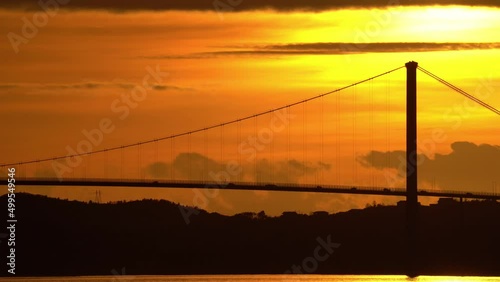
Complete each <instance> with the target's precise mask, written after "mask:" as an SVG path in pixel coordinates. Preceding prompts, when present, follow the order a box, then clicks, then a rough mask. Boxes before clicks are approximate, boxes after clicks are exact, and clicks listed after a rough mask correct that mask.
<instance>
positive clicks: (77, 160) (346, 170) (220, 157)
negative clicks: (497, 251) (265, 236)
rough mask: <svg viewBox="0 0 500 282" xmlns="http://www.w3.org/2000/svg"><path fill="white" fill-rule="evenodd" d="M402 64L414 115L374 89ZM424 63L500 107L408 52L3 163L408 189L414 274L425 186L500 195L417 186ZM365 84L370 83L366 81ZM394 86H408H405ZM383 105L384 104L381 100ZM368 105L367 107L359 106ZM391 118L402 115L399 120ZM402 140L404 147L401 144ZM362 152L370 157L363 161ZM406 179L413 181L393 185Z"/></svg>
mask: <svg viewBox="0 0 500 282" xmlns="http://www.w3.org/2000/svg"><path fill="white" fill-rule="evenodd" d="M404 68H406V81H405V82H406V113H405V114H406V115H405V119H404V120H403V121H404V122H405V123H406V124H402V121H401V119H396V120H393V119H394V118H393V117H391V112H394V111H397V110H398V109H401V108H402V107H401V105H399V107H398V105H394V103H393V101H392V100H391V99H392V97H393V95H391V93H390V92H391V87H390V86H389V87H387V88H386V91H385V92H386V95H385V101H384V99H383V98H382V99H381V97H380V96H381V95H375V93H376V91H377V90H380V85H379V84H377V82H379V81H380V80H381V79H383V77H387V76H390V75H393V74H394V73H397V72H398V71H399V70H401V69H404ZM417 71H421V72H422V73H423V74H425V75H427V76H429V77H431V78H432V79H434V80H436V81H437V82H439V83H441V84H443V85H445V86H446V87H448V88H450V89H451V90H453V91H454V92H456V93H458V94H460V95H463V96H464V97H466V98H467V99H469V100H471V101H473V102H474V103H476V104H478V105H480V106H481V107H483V108H485V109H486V110H489V111H491V112H493V114H494V115H500V112H499V111H498V110H497V109H496V108H495V107H493V106H491V105H489V104H487V103H485V102H484V101H482V100H480V99H478V98H477V97H475V96H473V95H470V94H469V93H467V92H466V91H464V90H462V89H460V88H458V87H456V86H455V85H453V84H451V83H449V82H447V81H446V80H444V79H442V78H440V77H439V76H437V75H435V74H433V73H431V72H430V71H428V70H426V69H424V68H422V67H420V66H418V64H417V63H416V62H408V63H407V64H405V65H404V66H401V67H398V68H395V69H392V70H389V71H387V72H384V73H381V74H379V75H376V76H372V77H370V78H368V79H364V80H361V81H358V82H355V83H352V84H349V85H347V86H344V87H340V88H337V89H335V90H333V91H329V92H327V93H323V94H320V95H316V96H314V97H310V98H307V99H303V100H300V101H297V102H294V103H290V104H287V105H284V106H280V107H276V108H274V109H271V110H267V111H263V112H259V113H255V114H251V115H248V116H245V117H242V118H237V119H234V120H230V121H226V122H223V123H220V124H216V125H213V126H207V127H202V128H198V129H195V130H189V131H186V132H183V133H178V134H172V135H169V136H165V137H161V138H156V139H151V140H144V141H141V142H136V143H131V144H122V145H119V146H115V147H110V148H104V149H100V148H94V147H98V145H99V143H100V141H102V138H103V133H102V132H100V131H93V132H88V133H87V134H86V137H87V140H82V141H81V142H80V143H78V144H77V147H76V149H71V150H68V152H69V153H68V154H66V155H61V156H55V157H47V158H38V159H33V160H26V161H18V162H10V163H4V164H1V165H0V169H2V170H7V169H10V170H12V168H15V169H16V185H17V186H18V187H19V186H34V187H36V186H90V187H105V186H108V187H136V188H143V187H152V188H168V189H173V188H177V189H193V188H206V189H214V188H217V189H221V190H224V189H225V190H243V191H245V190H247V191H278V192H279V191H283V192H284V191H287V192H309V193H344V194H360V195H385V196H397V197H406V210H407V232H408V233H407V241H408V252H407V255H408V257H407V260H408V265H409V267H410V268H409V271H408V274H409V275H411V276H414V275H416V274H418V270H417V269H416V267H415V266H416V260H417V257H418V256H417V254H418V251H417V250H418V235H417V234H418V232H417V229H418V197H419V196H421V197H452V198H460V199H461V200H462V199H463V198H469V199H485V200H495V201H496V200H500V194H498V193H486V192H477V191H474V190H464V189H461V190H460V191H455V190H450V189H446V190H445V189H441V190H437V189H427V188H425V189H423V188H421V187H418V184H417V173H418V167H419V161H418V154H417V152H418V148H417V144H418V143H417ZM386 83H388V81H386ZM362 85H368V89H364V90H366V91H359V90H361V89H359V88H361V87H362ZM376 89H377V90H376ZM358 92H361V94H363V95H364V96H359V95H358ZM366 92H367V93H366ZM396 93H402V91H401V89H398V90H397V91H396ZM366 96H368V98H367V97H366ZM328 99H330V100H328ZM327 100H328V101H327ZM313 104H314V105H315V107H313ZM384 105H385V107H384ZM346 107H350V108H349V110H346ZM377 107H378V108H383V110H379V111H376V110H374V108H377ZM360 109H364V111H363V112H362V113H360V114H358V111H359V110H360ZM381 112H382V114H381ZM329 113H331V114H329ZM393 123H399V124H398V125H397V126H395V127H394V125H393ZM325 125H327V126H325ZM398 129H399V130H401V131H404V132H405V133H406V135H405V136H399V137H400V139H403V140H404V142H401V144H396V145H395V144H393V143H394V142H393V139H394V135H396V133H394V132H399V130H398ZM102 130H105V129H102ZM346 131H347V132H346ZM380 132H382V133H385V136H383V135H384V134H380ZM403 144H404V146H405V148H404V149H405V150H401V149H403V148H401V147H402V145H403ZM377 149H378V150H382V149H384V150H385V151H386V152H387V153H386V154H385V155H384V154H382V155H383V156H384V157H383V160H379V162H380V161H382V162H383V163H384V165H385V167H386V168H394V167H395V166H394V163H393V164H391V162H394V160H393V159H392V158H391V156H390V154H389V153H390V152H391V151H395V149H400V150H401V152H403V151H404V154H405V156H404V157H403V159H404V163H403V166H400V167H402V168H403V170H402V171H399V172H396V174H392V175H390V176H389V177H388V174H387V171H385V174H382V175H380V174H379V175H375V172H374V169H373V168H372V169H367V168H366V162H367V160H369V161H372V162H376V160H374V159H371V160H370V159H369V157H367V153H368V152H372V153H373V152H375V151H376V150H377ZM325 151H326V153H325ZM360 152H361V153H364V154H365V155H362V154H361V153H360ZM363 161H364V162H365V166H363V165H360V163H361V164H363ZM400 170H401V169H400ZM47 171H48V172H49V173H47ZM41 172H45V173H41ZM398 179H399V181H401V180H403V182H404V184H405V186H406V187H395V184H396V183H397V182H398V181H397V180H398ZM404 180H405V181H404ZM471 188H473V187H471Z"/></svg>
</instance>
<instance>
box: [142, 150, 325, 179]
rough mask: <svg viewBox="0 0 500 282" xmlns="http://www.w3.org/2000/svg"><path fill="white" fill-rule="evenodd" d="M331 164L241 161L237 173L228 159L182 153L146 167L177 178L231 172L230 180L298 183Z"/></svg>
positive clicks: (155, 173) (211, 176) (157, 175)
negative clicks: (225, 160) (171, 158)
mask: <svg viewBox="0 0 500 282" xmlns="http://www.w3.org/2000/svg"><path fill="white" fill-rule="evenodd" d="M330 167H331V166H330V164H326V163H322V162H318V163H309V162H308V163H304V162H301V161H297V160H294V159H292V160H287V161H278V162H270V161H269V160H267V159H260V160H258V161H257V163H256V164H246V165H241V166H240V167H239V168H236V169H234V170H235V171H238V173H231V172H230V171H228V168H227V164H226V163H220V162H218V161H215V160H213V159H211V158H208V157H206V156H204V155H202V154H199V153H180V154H178V155H177V156H176V157H175V159H174V160H173V162H171V163H166V162H156V163H152V164H150V165H148V166H147V167H146V168H145V170H146V173H148V174H149V175H150V176H152V177H154V178H167V179H169V178H170V177H171V176H172V174H174V175H176V178H177V179H185V180H197V181H201V180H205V181H217V180H219V176H220V173H221V172H228V174H229V175H230V179H229V180H228V181H234V182H237V181H256V180H257V181H260V182H269V183H298V181H299V179H300V178H301V177H304V176H306V175H314V174H316V173H318V172H320V171H322V170H328V169H330ZM214 178H215V179H214Z"/></svg>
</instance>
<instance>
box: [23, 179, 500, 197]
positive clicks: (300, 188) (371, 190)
mask: <svg viewBox="0 0 500 282" xmlns="http://www.w3.org/2000/svg"><path fill="white" fill-rule="evenodd" d="M16 186H91V187H137V188H139V187H140V188H180V189H193V188H200V189H221V190H247V191H279V192H309V193H338V194H361V195H383V196H398V197H405V196H406V189H405V188H389V187H363V186H356V187H353V186H347V185H305V184H281V183H273V184H270V183H269V184H266V183H252V182H229V183H226V184H221V183H216V182H203V181H180V180H176V181H164V180H153V179H99V178H92V179H63V180H59V179H57V178H43V179H38V178H18V179H16ZM418 196H425V197H442V198H464V199H483V200H500V194H493V193H482V192H467V191H438V190H422V189H419V190H418Z"/></svg>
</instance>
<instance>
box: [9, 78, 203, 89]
mask: <svg viewBox="0 0 500 282" xmlns="http://www.w3.org/2000/svg"><path fill="white" fill-rule="evenodd" d="M135 86H137V84H131V83H123V82H118V80H117V81H116V82H109V83H107V82H83V83H68V84H41V83H18V84H0V89H39V90H66V89H83V90H93V89H100V88H120V89H125V90H131V89H133V88H134V87H135ZM151 88H152V89H153V90H157V91H166V90H177V91H193V90H194V89H193V88H185V87H179V86H175V85H166V84H154V85H152V86H151Z"/></svg>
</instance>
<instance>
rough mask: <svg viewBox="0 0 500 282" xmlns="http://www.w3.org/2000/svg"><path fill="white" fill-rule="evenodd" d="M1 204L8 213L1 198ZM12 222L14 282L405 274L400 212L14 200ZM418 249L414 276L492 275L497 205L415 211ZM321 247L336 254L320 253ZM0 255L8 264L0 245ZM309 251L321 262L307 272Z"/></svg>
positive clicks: (499, 218) (499, 228) (498, 247)
mask: <svg viewBox="0 0 500 282" xmlns="http://www.w3.org/2000/svg"><path fill="white" fill-rule="evenodd" d="M1 202H2V203H3V205H4V207H7V198H6V196H5V195H3V196H2V197H1ZM16 216H17V219H18V223H17V228H16V274H17V275H18V276H42V275H43V276H49V275H50V276H59V275H111V274H112V270H114V269H122V268H125V269H126V273H127V274H130V275H139V274H157V275H160V274H243V273H244V274H257V273H259V274H271V273H276V274H282V273H285V272H287V271H290V272H292V273H293V272H294V269H295V271H296V270H297V268H293V266H294V265H296V266H300V267H301V270H300V271H301V272H302V273H312V272H314V273H316V274H404V273H405V259H404V258H405V241H404V238H405V234H406V233H405V207H404V204H401V205H398V206H380V205H373V206H369V207H367V208H365V209H362V210H350V211H348V212H342V213H337V214H328V213H326V212H315V213H312V214H310V215H303V214H297V213H295V212H286V213H283V214H282V215H281V216H279V217H269V216H266V215H265V213H264V212H260V213H242V214H237V215H234V216H225V215H220V214H217V213H208V212H206V211H203V210H199V214H198V215H193V216H191V217H190V223H189V224H186V222H185V221H184V218H183V217H182V215H181V212H180V210H179V205H177V204H174V203H171V202H168V201H165V200H141V201H133V202H118V203H108V204H97V203H83V202H77V201H67V200H60V199H54V198H48V197H45V196H38V195H31V194H24V193H19V194H16ZM4 222H5V221H4ZM3 230H6V229H5V228H4V229H3ZM4 232H5V231H4ZM420 239H421V243H420V246H419V252H420V257H419V258H418V260H419V261H420V272H421V274H427V275H500V268H499V267H498V266H499V265H500V256H499V254H500V203H497V202H492V201H471V202H464V203H463V204H460V203H458V202H455V201H451V200H441V201H440V203H439V204H437V205H431V206H421V207H420ZM320 241H321V242H327V241H328V242H330V243H334V244H338V245H335V247H334V248H333V249H332V247H331V244H330V247H329V248H330V250H331V251H332V252H329V250H328V247H325V246H324V244H322V243H320ZM0 248H1V253H2V254H7V251H8V249H7V245H6V242H5V241H4V242H2V243H0ZM318 248H319V250H320V253H321V255H322V258H324V257H325V256H326V257H327V258H326V259H322V261H318V260H316V262H312V261H311V259H312V258H313V257H314V255H315V251H316V250H317V249H318ZM0 263H1V264H2V265H3V266H4V267H5V265H6V263H7V262H6V256H5V255H2V256H1V259H0ZM304 265H305V266H306V267H302V266H304ZM313 270H314V271H313ZM308 271H309V272H308ZM2 273H3V275H6V271H3V272H2Z"/></svg>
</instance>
